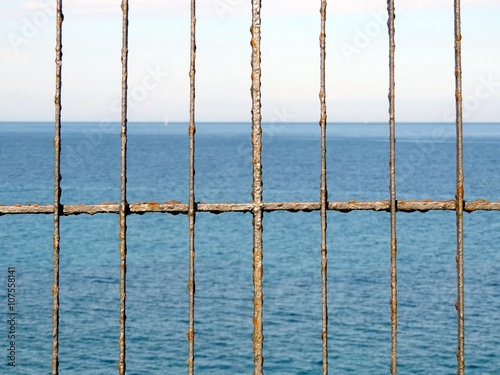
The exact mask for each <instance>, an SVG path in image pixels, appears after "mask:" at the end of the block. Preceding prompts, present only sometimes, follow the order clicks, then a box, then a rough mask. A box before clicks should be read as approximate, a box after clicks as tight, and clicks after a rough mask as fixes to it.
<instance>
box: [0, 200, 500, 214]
mask: <svg viewBox="0 0 500 375" xmlns="http://www.w3.org/2000/svg"><path fill="white" fill-rule="evenodd" d="M455 202H456V201H455V200H448V201H432V200H408V201H397V205H396V209H397V211H398V212H427V211H455V209H456V207H455V205H456V203H455ZM253 207H254V204H253V203H197V204H196V211H197V212H210V213H213V214H220V213H223V212H252V211H253ZM261 207H262V210H263V211H264V212H273V211H289V212H299V211H301V212H311V211H319V210H320V208H321V204H320V202H266V203H262V204H261ZM119 208H120V205H119V204H118V203H115V202H107V203H99V204H68V205H61V209H62V212H61V214H62V215H64V216H70V215H80V214H88V215H94V214H102V213H112V214H118V213H119ZM328 210H329V211H339V212H351V211H386V212H389V210H390V202H389V201H388V200H384V201H354V200H353V201H344V202H328ZM188 211H189V205H188V204H187V203H181V202H177V201H171V202H165V203H157V202H149V203H146V202H141V203H131V204H129V205H128V212H127V214H128V215H130V214H139V215H142V214H145V213H149V212H164V213H170V214H174V215H176V214H187V213H188ZM474 211H500V201H495V202H489V201H486V200H483V199H478V200H475V201H471V202H465V204H464V212H474ZM53 213H54V206H53V205H40V204H15V205H11V206H7V205H0V215H12V214H53Z"/></svg>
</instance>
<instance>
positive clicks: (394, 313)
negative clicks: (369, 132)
mask: <svg viewBox="0 0 500 375" xmlns="http://www.w3.org/2000/svg"><path fill="white" fill-rule="evenodd" d="M387 11H388V14H389V19H388V22H387V26H388V29H389V133H390V134H389V137H390V157H389V159H390V160H389V169H390V183H389V185H390V186H389V188H390V212H391V271H390V273H391V374H392V375H396V374H397V371H398V370H397V353H398V352H397V325H398V295H397V268H396V265H397V240H396V238H397V237H396V208H397V207H396V206H397V201H396V120H395V118H396V116H395V88H396V81H395V74H394V55H395V50H396V44H395V26H394V18H395V7H394V0H387Z"/></svg>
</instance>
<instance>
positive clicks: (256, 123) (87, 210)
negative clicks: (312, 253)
mask: <svg viewBox="0 0 500 375" xmlns="http://www.w3.org/2000/svg"><path fill="white" fill-rule="evenodd" d="M62 6H63V1H62V0H57V25H56V28H57V29H56V30H57V33H56V91H55V135H54V151H55V157H54V204H53V205H39V204H16V205H10V206H0V215H11V214H49V215H53V217H54V232H53V262H54V263H53V286H52V292H53V310H52V311H53V312H52V321H53V327H52V336H53V345H52V373H53V374H58V373H59V308H60V303H59V250H60V248H59V242H60V218H61V216H68V215H78V214H90V215H93V214H96V213H111V214H118V216H119V223H120V227H119V231H120V232H119V234H120V236H119V238H120V306H119V322H120V330H119V333H118V337H119V348H120V354H119V358H118V373H119V374H121V375H123V374H125V373H126V344H127V340H126V311H127V308H126V302H127V299H126V286H127V217H128V216H129V215H133V214H143V213H146V212H156V213H169V214H186V215H187V216H188V223H189V279H188V292H189V306H188V307H187V308H188V311H189V325H188V332H187V339H188V347H189V351H188V353H189V354H188V359H187V370H188V374H193V373H194V360H195V351H194V341H195V326H194V324H195V242H194V239H195V222H196V215H197V213H198V212H210V213H216V214H219V213H224V212H249V213H251V214H252V215H253V285H254V301H253V303H254V312H253V326H254V329H253V353H254V374H256V375H258V374H263V342H264V335H263V328H264V320H263V313H262V311H263V303H264V296H263V263H262V262H263V251H264V247H263V242H262V231H263V226H262V222H263V216H264V213H266V212H271V211H289V212H297V211H304V212H311V211H317V212H319V214H320V218H321V248H320V259H318V263H319V265H320V267H318V270H319V272H321V276H322V277H321V279H322V283H321V286H319V285H318V288H321V290H322V297H321V301H318V304H319V303H321V304H322V331H321V337H322V363H323V364H322V373H323V374H328V372H329V370H328V304H327V285H328V283H327V264H328V256H327V245H326V244H327V241H326V235H327V213H328V211H340V212H350V211H353V210H369V211H384V212H390V224H391V241H390V243H391V251H390V276H391V278H390V280H391V281H390V296H391V297H390V314H391V315H390V316H391V327H392V333H391V341H392V351H391V366H390V369H391V374H393V375H395V374H396V373H397V369H398V364H397V353H398V352H397V326H398V309H397V306H398V296H397V285H398V284H397V276H398V274H397V241H396V240H397V236H396V217H397V213H403V212H415V211H419V212H427V211H431V210H447V211H455V212H456V246H457V248H456V266H457V300H456V309H457V374H459V375H463V374H464V373H465V361H464V343H465V338H464V332H465V327H464V250H463V214H464V212H473V211H478V210H486V211H492V210H495V211H498V210H500V202H488V201H484V200H476V201H472V202H465V201H464V188H463V186H464V172H463V152H462V70H461V27H460V21H461V18H460V11H461V7H460V1H459V0H455V2H454V14H455V67H454V71H455V77H456V81H455V82H456V87H455V90H456V91H455V96H456V196H455V199H454V200H448V201H414V200H411V201H398V200H397V198H396V168H395V167H396V160H395V141H396V136H395V129H396V115H395V113H396V111H395V74H394V73H395V64H394V59H395V26H394V19H395V4H394V0H388V1H387V9H388V23H387V25H388V33H389V49H388V51H389V77H390V82H389V96H388V97H389V121H388V124H389V129H390V133H389V136H390V150H389V152H390V158H389V160H390V175H389V181H390V191H389V197H390V198H389V200H383V201H343V202H342V201H329V199H328V192H327V183H326V182H327V179H326V172H327V168H326V128H327V109H326V90H325V77H326V72H325V59H326V52H325V51H326V34H325V30H326V27H325V25H326V6H327V1H326V0H321V1H319V2H318V6H319V8H320V22H319V24H320V32H319V54H320V72H319V73H320V88H319V99H320V106H321V112H320V114H319V125H320V128H321V148H320V150H319V151H320V155H321V171H320V190H319V199H318V201H316V202H265V201H263V198H262V192H263V183H262V165H261V150H262V127H261V125H262V124H261V88H260V87H261V0H252V24H251V29H250V30H251V49H252V52H251V66H252V82H251V97H252V121H251V123H252V128H251V139H252V158H253V184H252V197H253V200H252V202H250V203H198V202H196V199H195V191H194V186H195V152H194V151H195V132H196V121H195V64H196V0H191V53H190V70H189V76H190V108H189V114H190V115H189V131H188V133H189V176H190V177H189V192H188V201H187V203H176V202H172V203H164V204H156V203H155V204H151V203H150V204H148V203H129V202H128V201H127V75H128V21H129V14H128V13H129V7H128V1H127V0H123V1H122V11H123V31H122V35H123V39H122V52H121V61H122V97H121V103H122V105H121V198H120V202H119V203H114V204H78V205H76V204H74V205H62V204H61V201H60V198H61V109H62V106H61V87H62V79H61V78H62V25H63V10H62ZM318 355H319V353H318Z"/></svg>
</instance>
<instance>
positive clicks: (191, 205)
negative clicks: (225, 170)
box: [169, 0, 197, 375]
mask: <svg viewBox="0 0 500 375" xmlns="http://www.w3.org/2000/svg"><path fill="white" fill-rule="evenodd" d="M189 78H190V79H189V86H190V99H189V129H188V135H189V196H188V207H187V209H188V212H187V214H188V228H189V275H188V293H189V313H188V318H189V323H188V361H187V362H188V375H193V374H194V360H195V353H194V342H195V327H194V324H195V311H194V308H195V289H196V282H195V222H196V208H197V207H196V201H195V194H194V188H195V133H196V123H195V96H196V95H195V92H196V85H195V83H196V82H195V78H196V0H191V50H190V67H189ZM169 203H171V204H173V205H174V206H175V205H178V204H180V203H179V202H177V201H171V202H169Z"/></svg>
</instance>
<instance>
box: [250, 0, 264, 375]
mask: <svg viewBox="0 0 500 375" xmlns="http://www.w3.org/2000/svg"><path fill="white" fill-rule="evenodd" d="M260 12H261V1H260V0H252V25H251V27H250V32H251V46H252V56H251V67H252V85H251V90H250V92H251V97H252V110H251V113H252V165H253V181H252V203H253V209H252V213H253V220H252V226H253V285H254V313H253V318H254V329H253V344H254V375H262V374H263V362H264V360H263V356H262V351H263V343H264V334H263V321H262V306H263V303H264V297H263V290H262V274H263V267H262V261H263V249H262V219H263V209H262V160H261V151H262V123H261V121H262V116H261V67H260V62H261V49H260V40H261V30H260V26H261V18H260V16H261V14H260Z"/></svg>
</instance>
